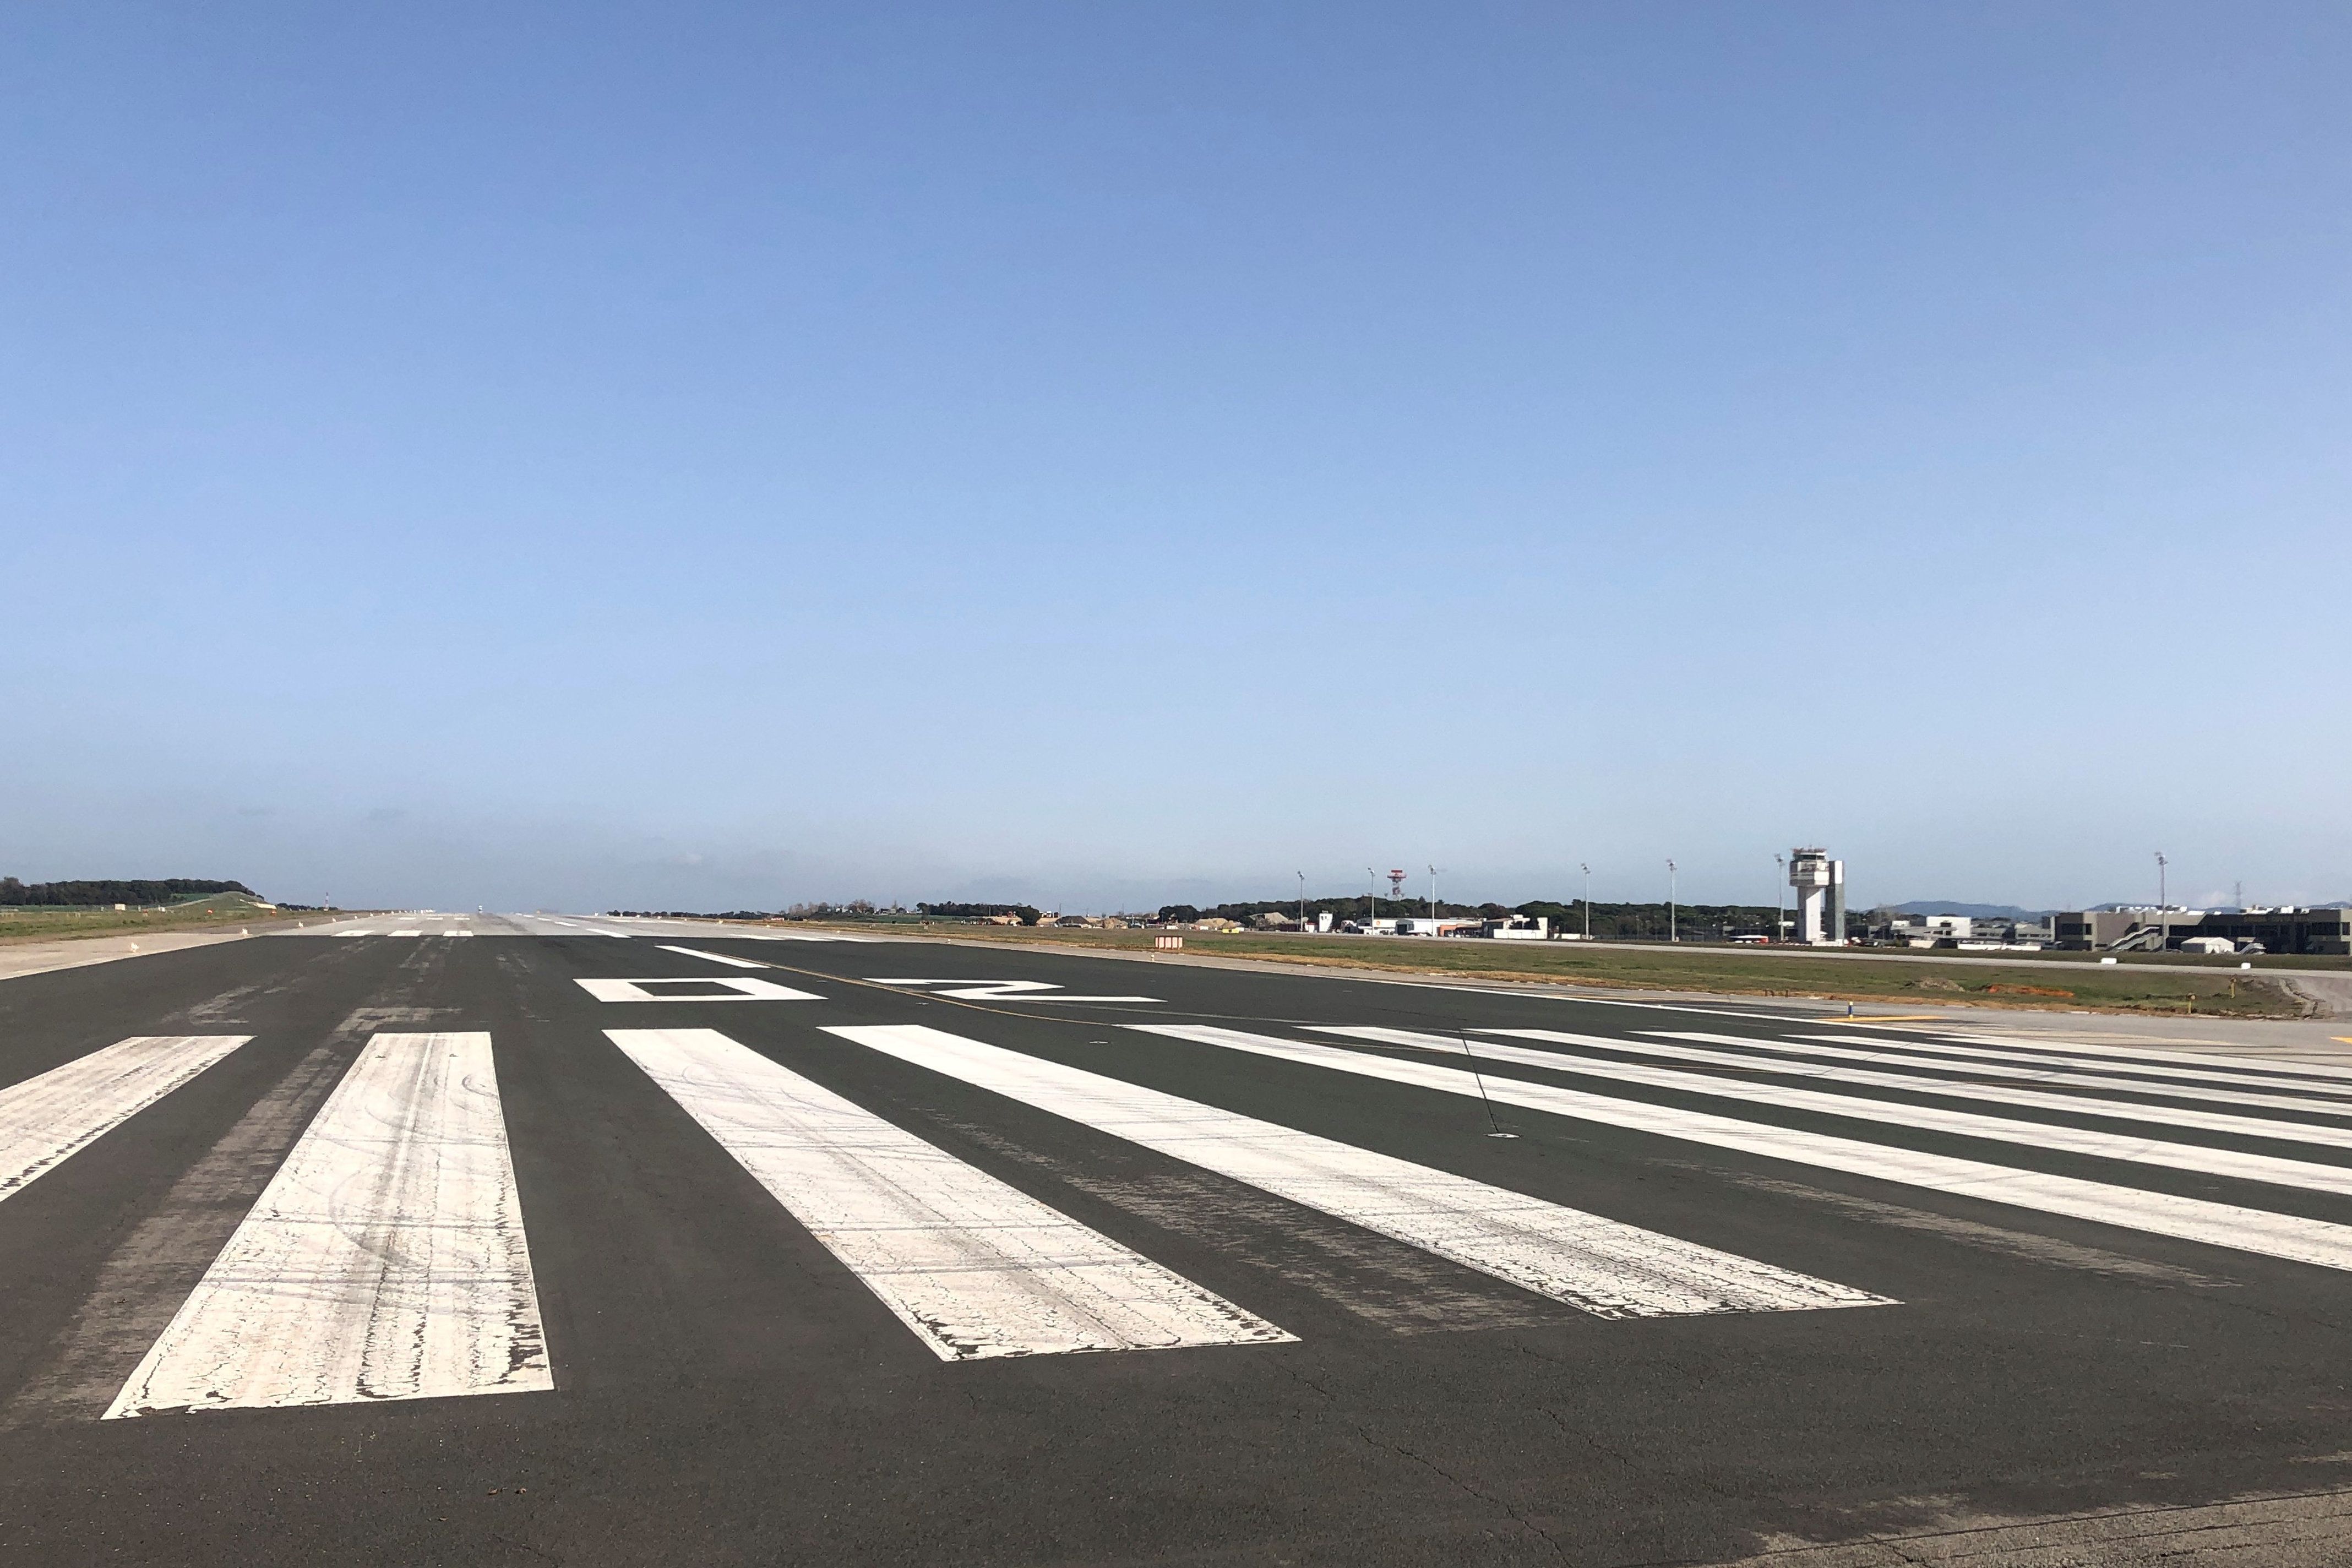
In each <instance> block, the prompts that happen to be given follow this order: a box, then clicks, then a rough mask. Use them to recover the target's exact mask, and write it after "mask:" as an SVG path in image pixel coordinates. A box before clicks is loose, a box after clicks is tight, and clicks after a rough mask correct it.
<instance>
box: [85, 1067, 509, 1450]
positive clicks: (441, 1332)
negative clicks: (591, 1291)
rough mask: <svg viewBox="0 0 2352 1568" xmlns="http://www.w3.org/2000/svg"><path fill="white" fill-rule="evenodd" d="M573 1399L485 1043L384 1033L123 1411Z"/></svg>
mask: <svg viewBox="0 0 2352 1568" xmlns="http://www.w3.org/2000/svg"><path fill="white" fill-rule="evenodd" d="M554 1386H555V1380H554V1378H553V1376H552V1374H551V1373H550V1371H549V1369H548V1362H547V1342H546V1338H545V1336H544V1334H543V1333H542V1331H541V1326H540V1316H539V1292H538V1289H537V1287H536V1285H535V1284H534V1282H533V1280H532V1278H531V1269H530V1247H529V1246H528V1244H527V1243H526V1241H525V1239H524V1237H523V1225H522V1208H521V1205H520V1201H519V1200H518V1198H517V1196H516V1193H515V1179H514V1163H513V1161H512V1159H511V1158H510V1157H509V1153H508V1150H507V1129H506V1118H505V1115H504V1113H503V1110H502V1108H501V1105H500V1102H499V1080H498V1072H497V1069H496V1068H495V1067H494V1066H493V1064H492V1061H491V1056H490V1037H489V1036H488V1035H485V1034H438V1035H415V1034H380V1035H377V1036H375V1037H373V1038H372V1039H370V1040H369V1041H368V1043H367V1045H366V1046H365V1047H363V1048H362V1050H361V1052H360V1054H359V1058H358V1059H357V1060H355V1061H353V1062H352V1068H351V1070H350V1071H349V1072H347V1073H345V1074H344V1075H343V1079H342V1081H341V1083H339V1084H337V1085H336V1086H335V1089H334V1092H333V1093H332V1094H331V1095H329V1096H328V1097H327V1102H326V1103H325V1104H324V1105H322V1106H320V1108H319V1114H318V1115H317V1116H316V1117H315V1118H314V1119H312V1121H311V1122H310V1127H309V1128H308V1129H307V1130H306V1131H304V1132H303V1134H302V1138H301V1141H300V1142H298V1143H296V1144H295V1145H294V1150H293V1152H292V1153H290V1154H289V1155H288V1156H287V1157H286V1163H284V1164H283V1165H281V1166H279V1167H278V1173H277V1175H275V1176H273V1177H272V1178H271V1179H270V1182H269V1185H268V1187H266V1188H264V1189H263V1191H262V1194H261V1196H260V1198H259V1199H258V1200H257V1202H256V1203H255V1204H254V1205H253V1211H252V1213H250V1214H248V1215H247V1216H246V1218H245V1221H244V1223H243V1224H241V1225H239V1226H237V1227H236V1234H235V1235H233V1236H231V1237H229V1240H228V1245H227V1246H226V1247H223V1248H222V1249H221V1252H220V1256H219V1257H217V1258H215V1259H214V1260H213V1265H212V1267H211V1268H209V1269H207V1270H205V1277H204V1279H202V1280H201V1281H199V1282H198V1283H197V1285H196V1288H195V1289H194V1291H193V1292H191V1293H190V1294H189V1297H188V1299H187V1300H186V1301H185V1302H184V1303H182V1305H181V1307H180V1310H179V1313H178V1315H177V1316H175V1317H173V1320H172V1322H171V1326H170V1327H169V1328H166V1329H165V1330H164V1331H163V1334H162V1336H161V1337H160V1338H158V1339H157V1340H156V1342H155V1343H154V1345H153V1347H152V1349H150V1350H149V1351H148V1352H147V1355H146V1359H145V1360H143V1361H142V1362H141V1363H139V1369H138V1371H136V1372H134V1373H131V1380H130V1381H129V1382H128V1383H126V1384H123V1386H122V1392H121V1394H117V1395H116V1396H115V1399H114V1404H113V1405H112V1406H111V1407H110V1408H109V1409H108V1411H107V1413H106V1414H107V1416H108V1417H109V1418H110V1419H111V1418H115V1417H120V1416H128V1415H153V1414H156V1413H159V1412H163V1411H170V1410H220V1409H228V1408H234V1407H251V1406H258V1405H344V1404H355V1403H359V1402H362V1401H373V1400H383V1399H432V1398H440V1397H446V1396H449V1395H455V1394H514V1393H525V1392H530V1391H536V1390H545V1389H550V1388H552V1387H554Z"/></svg>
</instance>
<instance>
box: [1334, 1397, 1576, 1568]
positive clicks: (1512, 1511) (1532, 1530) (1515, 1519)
mask: <svg viewBox="0 0 2352 1568" xmlns="http://www.w3.org/2000/svg"><path fill="white" fill-rule="evenodd" d="M1356 1436H1358V1437H1360V1438H1361V1439H1362V1440H1363V1442H1364V1444H1365V1446H1366V1447H1373V1448H1384V1449H1386V1450H1388V1451H1389V1452H1390V1453H1391V1454H1394V1455H1396V1456H1398V1457H1399V1458H1405V1459H1410V1460H1412V1462H1413V1463H1414V1464H1416V1465H1419V1466H1421V1467H1422V1468H1423V1469H1425V1470H1427V1471H1428V1472H1429V1473H1430V1474H1431V1475H1433V1476H1435V1477H1437V1478H1438V1479H1441V1480H1443V1481H1444V1482H1445V1483H1446V1484H1448V1485H1449V1486H1452V1487H1454V1489H1457V1490H1459V1491H1461V1492H1463V1493H1464V1494H1465V1495H1466V1496H1469V1497H1474V1498H1476V1499H1477V1500H1479V1501H1480V1502H1483V1503H1485V1504H1486V1506H1487V1507H1489V1508H1494V1509H1500V1510H1502V1511H1503V1513H1504V1514H1505V1516H1506V1517H1507V1518H1508V1519H1509V1520H1510V1521H1511V1522H1512V1523H1513V1524H1516V1525H1517V1526H1518V1527H1519V1528H1520V1529H1521V1530H1524V1531H1527V1532H1528V1534H1530V1535H1533V1536H1534V1537H1536V1539H1538V1541H1541V1542H1543V1543H1544V1544H1545V1545H1546V1546H1549V1547H1550V1548H1551V1552H1552V1555H1553V1556H1555V1557H1557V1558H1559V1560H1560V1561H1561V1562H1562V1563H1566V1562H1568V1561H1570V1559H1569V1555H1568V1548H1566V1547H1565V1546H1562V1545H1561V1544H1560V1543H1559V1542H1558V1541H1557V1540H1555V1539H1553V1537H1552V1533H1551V1531H1548V1530H1546V1529H1545V1528H1544V1527H1543V1526H1542V1525H1539V1524H1538V1523H1536V1522H1535V1521H1533V1520H1531V1519H1529V1518H1528V1516H1527V1515H1525V1514H1523V1513H1521V1512H1520V1511H1519V1510H1517V1509H1516V1508H1513V1507H1512V1506H1511V1505H1510V1504H1509V1503H1507V1502H1506V1501H1504V1500H1502V1499H1501V1498H1498V1497H1496V1496H1495V1495H1494V1494H1493V1493H1491V1492H1486V1491H1481V1490H1480V1489H1478V1488H1477V1487H1475V1486H1474V1485H1472V1484H1471V1483H1470V1482H1468V1481H1465V1480H1464V1479H1462V1478H1461V1477H1460V1476H1457V1475H1455V1474H1454V1472H1453V1471H1451V1470H1449V1469H1447V1468H1445V1467H1444V1466H1443V1465H1441V1464H1439V1463H1438V1462H1437V1461H1436V1460H1434V1459H1432V1458H1429V1457H1428V1456H1426V1455H1423V1454H1416V1453H1414V1452H1413V1451H1412V1449H1411V1448H1407V1447H1402V1446H1400V1445H1398V1444H1395V1443H1383V1442H1381V1440H1380V1439H1379V1438H1377V1437H1375V1436H1372V1434H1371V1432H1370V1429H1369V1428H1367V1427H1363V1426H1359V1427H1357V1428H1356Z"/></svg>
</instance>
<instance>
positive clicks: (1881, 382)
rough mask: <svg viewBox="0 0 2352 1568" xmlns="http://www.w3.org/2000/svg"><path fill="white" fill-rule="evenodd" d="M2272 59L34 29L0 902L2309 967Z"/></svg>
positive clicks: (13, 274) (2108, 46)
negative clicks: (2285, 912)
mask: <svg viewBox="0 0 2352 1568" xmlns="http://www.w3.org/2000/svg"><path fill="white" fill-rule="evenodd" d="M2347 68H2352V13H2347V12H2346V11H2345V10H2344V9H2343V8H2342V7H2340V6H2333V5H2265V6H2261V7H2246V6H2217V5H2197V6H2178V5H2149V4H2129V5H2072V6H2069V5H1974V6H1944V7H1926V6H1885V5H1782V6H1757V5H1682V6H1673V7H1664V6H1631V5H1628V6H1569V5H1523V6H1477V5H1447V6H1434V5H1430V6H1411V7H1408V6H1383V5H1330V6H1318V5H1290V6H1265V5H1246V6H1244V5H1184V6H1172V5H1171V6H1158V7H1152V6H1103V5H988V6H972V5H933V6H924V5H892V6H851V5H838V6H798V7H795V6H784V7H779V6H750V5H745V6H725V5H705V6H699V7H676V6H651V5H646V6H636V7H612V6H604V7H599V6H593V5H566V6H561V7H559V6H553V5H549V6H544V7H538V8H533V7H530V6H523V5H515V6H506V7H499V8H495V10H494V11H492V12H488V13H486V12H485V11H484V10H483V8H481V7H475V6H466V7H458V6H440V7H436V6H433V5H419V6H414V7H406V8H403V9H402V10H400V11H399V12H397V13H392V12H381V13H375V14H365V13H363V12H362V11H359V10H355V9H354V8H351V7H330V6H314V7H302V6H291V5H289V6H282V7H269V6H247V5H218V6H210V7H201V8H196V9H194V10H190V9H188V8H184V7H163V6H126V5H103V4H93V5H83V6H75V7H68V8H46V9H34V8H24V7H19V8H17V9H16V10H14V11H12V12H11V13H10V14H9V15H8V16H6V17H5V19H0V136H5V145H6V151H7V154H8V155H7V156H6V157H5V159H0V235H5V238H0V366H5V374H0V547H5V554H0V561H5V572H4V573H0V584H5V605H6V614H7V617H8V621H9V633H8V635H7V636H6V637H5V638H0V725H5V734H6V736H7V737H8V742H9V743H8V744H7V745H6V746H5V748H0V869H5V870H7V871H10V872H11V873H13V874H16V875H21V876H25V877H27V878H28V879H30V878H46V877H61V876H86V875H101V874H105V875H184V876H205V875H218V876H234V877H243V878H245V879H248V880H250V881H252V882H254V883H255V885H257V886H258V887H261V888H263V889H265V890H267V891H269V892H271V893H273V894H276V895H278V896H280V897H285V898H289V899H305V900H315V899H317V898H319V897H320V896H324V895H331V896H332V897H334V898H335V899H337V900H340V901H342V902H345V903H350V904H358V903H370V902H399V903H426V904H438V905H442V906H445V907H446V906H456V905H470V904H474V903H485V904H488V905H489V906H491V907H493V908H498V907H502V906H503V907H508V908H532V907H540V906H545V907H550V908H600V907H607V906H613V905H625V906H629V907H643V906H647V905H654V906H663V907H735V906H738V905H747V904H748V905H753V906H759V907H770V906H774V905H778V904H781V903H783V902H787V901H790V900H798V899H808V898H820V897H837V898H847V897H855V896H866V897H871V898H876V899H882V900H892V899H906V900H913V899H919V898H953V897H977V898H989V897H1003V898H1024V899H1032V900H1039V901H1043V902H1047V903H1051V904H1057V905H1062V906H1064V907H1068V908H1074V909H1075V908H1100V907H1119V906H1137V905H1150V904H1156V903H1158V902H1160V901H1161V900H1172V899H1190V900H1204V899H1214V898H1222V897H1248V896H1280V895H1281V894H1282V893H1284V892H1285V891H1286V890H1287V889H1291V888H1293V887H1295V886H1296V879H1295V878H1294V876H1293V873H1294V872H1295V871H1297V870H1305V871H1306V872H1307V875H1308V879H1309V882H1310V885H1311V886H1313V887H1314V888H1316V889H1318V890H1328V891H1334V892H1337V891H1345V890H1348V889H1352V888H1356V887H1360V886H1361V885H1362V882H1363V875H1362V868H1365V867H1367V866H1376V867H1379V868H1387V867H1390V866H1406V867H1412V868H1415V870H1416V875H1417V876H1418V875H1419V870H1418V868H1421V867H1423V866H1424V865H1426V864H1428V863H1430V862H1432V861H1434V862H1435V863H1437V864H1438V865H1440V866H1441V867H1444V868H1446V875H1445V888H1446V891H1447V892H1448V893H1449V895H1459V896H1463V897H1496V898H1502V899H1505V900H1520V899H1525V898H1528V897H1537V896H1571V895H1572V894H1573V893H1574V892H1575V891H1576V890H1577V889H1578V888H1579V887H1580V877H1579V876H1578V875H1577V873H1576V872H1575V869H1574V868H1575V867H1576V865H1577V864H1578V863H1579V862H1580V861H1589V862H1591V865H1592V867H1593V869H1594V881H1593V889H1594V892H1595V894H1596V896H1599V897H1603V898H1643V899H1654V898H1659V897H1662V896H1664V891H1665V861H1666V860H1667V858H1670V857H1671V858H1674V859H1675V860H1676V861H1677V862H1678V863H1679V864H1680V865H1681V867H1682V868H1683V871H1682V876H1681V888H1682V891H1683V893H1684V895H1685V897H1686V898H1690V899H1693V900H1712V899H1739V900H1764V899H1766V898H1768V897H1769V896H1770V894H1771V892H1772V888H1773V882H1772V868H1771V860H1770V857H1771V854H1772V852H1773V851H1774V850H1775V849H1776V848H1785V847H1788V846H1789V845H1790V844H1792V843H1796V842H1809V843H1810V842H1821V843H1826V844H1828V845H1830V846H1831V847H1832V848H1833V849H1834V850H1835V851H1837V852H1839V853H1841V854H1842V855H1843V856H1844V857H1845V858H1846V859H1847V860H1848V862H1849V865H1850V867H1851V872H1850V875H1851V877H1852V879H1853V892H1854V896H1855V898H1856V899H1857V900H1861V901H1865V902H1866V901H1871V900H1882V899H1883V900H1903V899H1911V898H1929V897H1936V898H1951V899H1967V900H1988V901H2000V902H2018V903H2025V904H2036V905H2039V904H2061V903H2074V902H2083V901H2091V900H2105V899H2116V898H2125V899H2129V898H2146V897H2152V896H2153V893H2154V890H2155V889H2154V871H2153V862H2152V859H2151V855H2152V852H2153V851H2155V850H2158V849H2162V850H2165V851H2166V852H2168V854H2169V856H2170V857H2171V860H2172V865H2173V881H2172V889H2173V891H2174V892H2175V893H2176V894H2177V895H2181V896H2186V897H2188V898H2190V899H2195V900H2223V899H2226V898H2227V897H2228V895H2229V893H2230V890H2231V887H2232V884H2233V883H2235V882H2237V881H2239V880H2242V881H2243V882H2244V884H2245V886H2246V890H2247V896H2248V898H2249V899H2263V900H2273V901H2274V900H2316V899H2335V898H2344V897H2347V896H2352V817H2347V812H2346V810H2345V807H2344V801H2345V787H2346V786H2345V781H2346V779H2347V776H2352V699H2347V676H2352V671H2347V658H2346V655H2345V651H2344V647H2345V644H2344V626H2345V622H2346V612H2347V588H2352V529H2347V496H2352V442H2347V432H2352V395H2348V394H2352V355H2347V328H2352V254H2347V251H2352V246H2347V240H2352V141H2347V138H2346V137H2345V136H2344V134H2343V95H2342V83H2343V81H2344V80H2345V79H2346V78H2347Z"/></svg>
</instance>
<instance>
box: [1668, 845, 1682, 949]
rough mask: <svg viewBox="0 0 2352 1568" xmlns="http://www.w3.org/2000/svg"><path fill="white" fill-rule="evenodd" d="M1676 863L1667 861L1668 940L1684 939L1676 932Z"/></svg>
mask: <svg viewBox="0 0 2352 1568" xmlns="http://www.w3.org/2000/svg"><path fill="white" fill-rule="evenodd" d="M1666 940H1667V941H1668V942H1680V941H1682V938H1681V937H1679V936H1677V935H1675V863H1674V862H1673V861H1671V860H1669V861H1667V862H1666Z"/></svg>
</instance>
